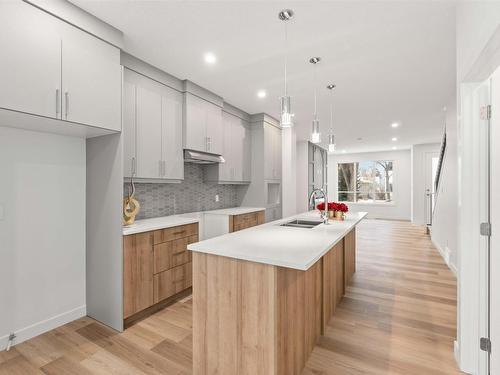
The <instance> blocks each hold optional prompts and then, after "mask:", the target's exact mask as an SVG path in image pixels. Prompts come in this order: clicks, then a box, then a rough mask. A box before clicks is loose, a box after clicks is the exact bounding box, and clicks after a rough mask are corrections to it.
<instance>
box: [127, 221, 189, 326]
mask: <svg viewBox="0 0 500 375" xmlns="http://www.w3.org/2000/svg"><path fill="white" fill-rule="evenodd" d="M197 241H198V224H197V223H195V224H187V225H181V226H177V227H172V228H165V229H160V230H155V231H150V232H144V233H137V234H131V235H127V236H124V237H123V317H124V319H126V320H127V321H128V320H132V321H134V320H135V319H137V316H138V315H141V316H143V315H145V314H146V313H147V314H149V311H150V310H151V313H152V312H154V311H155V310H154V309H156V310H158V308H157V307H158V306H159V305H161V306H160V308H161V307H162V306H163V305H165V303H169V301H164V300H166V299H167V298H169V297H173V298H174V299H175V295H176V294H177V293H180V292H183V291H185V290H186V289H188V288H190V287H191V285H192V280H193V271H192V254H191V252H190V251H187V245H188V244H190V243H193V242H197ZM159 302H162V304H158V305H156V304H157V303H159ZM144 310H146V312H145V311H144ZM139 313H140V314H139ZM128 318H129V319H128Z"/></svg>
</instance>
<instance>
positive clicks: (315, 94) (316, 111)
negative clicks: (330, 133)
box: [314, 64, 318, 120]
mask: <svg viewBox="0 0 500 375" xmlns="http://www.w3.org/2000/svg"><path fill="white" fill-rule="evenodd" d="M316 65H317V64H314V119H315V120H316V119H317V118H318V105H317V87H316V80H317V79H316Z"/></svg>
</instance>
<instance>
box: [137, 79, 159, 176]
mask: <svg viewBox="0 0 500 375" xmlns="http://www.w3.org/2000/svg"><path fill="white" fill-rule="evenodd" d="M161 107H162V97H161V95H160V94H159V93H158V92H157V91H153V90H149V89H146V88H144V87H141V86H138V87H137V132H136V134H137V141H136V144H137V177H138V178H161V177H162V175H163V173H162V170H163V166H162V150H161V140H162V127H161V123H162V114H161Z"/></svg>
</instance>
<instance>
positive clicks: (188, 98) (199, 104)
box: [184, 93, 207, 152]
mask: <svg viewBox="0 0 500 375" xmlns="http://www.w3.org/2000/svg"><path fill="white" fill-rule="evenodd" d="M184 95H185V96H184V148H187V149H189V150H196V151H202V152H206V151H207V138H206V137H207V111H206V104H205V103H206V102H205V100H203V99H200V98H198V97H197V96H194V95H192V94H189V93H186V94H184Z"/></svg>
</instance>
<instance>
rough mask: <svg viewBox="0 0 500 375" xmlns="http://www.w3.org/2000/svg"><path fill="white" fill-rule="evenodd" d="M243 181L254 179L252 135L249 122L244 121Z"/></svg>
mask: <svg viewBox="0 0 500 375" xmlns="http://www.w3.org/2000/svg"><path fill="white" fill-rule="evenodd" d="M242 158H243V160H242V166H243V171H242V181H251V179H252V134H251V133H250V127H249V125H248V123H247V122H245V121H243V155H242Z"/></svg>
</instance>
